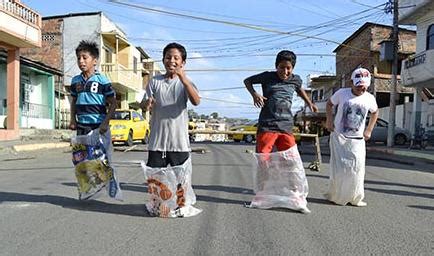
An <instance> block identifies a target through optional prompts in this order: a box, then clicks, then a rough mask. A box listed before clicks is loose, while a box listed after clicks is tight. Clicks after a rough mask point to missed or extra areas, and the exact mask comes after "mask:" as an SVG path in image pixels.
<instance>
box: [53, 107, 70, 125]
mask: <svg viewBox="0 0 434 256" xmlns="http://www.w3.org/2000/svg"><path fill="white" fill-rule="evenodd" d="M55 120H56V122H55V127H56V129H68V128H69V122H70V120H71V112H70V111H69V109H59V108H56V114H55Z"/></svg>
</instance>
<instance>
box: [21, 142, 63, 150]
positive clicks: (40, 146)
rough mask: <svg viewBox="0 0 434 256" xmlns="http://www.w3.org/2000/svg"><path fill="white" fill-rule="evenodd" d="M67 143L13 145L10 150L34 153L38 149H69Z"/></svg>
mask: <svg viewBox="0 0 434 256" xmlns="http://www.w3.org/2000/svg"><path fill="white" fill-rule="evenodd" d="M70 145H71V143H69V142H56V143H55V142H52V143H36V144H24V145H14V146H12V149H13V150H14V151H16V152H23V151H34V150H40V149H53V148H67V147H70Z"/></svg>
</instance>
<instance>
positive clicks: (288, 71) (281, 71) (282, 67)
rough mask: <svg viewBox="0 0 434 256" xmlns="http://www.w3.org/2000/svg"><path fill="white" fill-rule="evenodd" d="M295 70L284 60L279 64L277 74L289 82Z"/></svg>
mask: <svg viewBox="0 0 434 256" xmlns="http://www.w3.org/2000/svg"><path fill="white" fill-rule="evenodd" d="M293 68H294V67H293V66H292V64H291V62H290V61H288V60H284V61H281V62H279V63H278V64H277V67H276V72H277V75H278V76H279V78H280V79H282V80H287V79H288V78H289V77H290V76H291V75H292V69H293Z"/></svg>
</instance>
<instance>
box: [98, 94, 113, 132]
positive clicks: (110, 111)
mask: <svg viewBox="0 0 434 256" xmlns="http://www.w3.org/2000/svg"><path fill="white" fill-rule="evenodd" d="M106 102H107V103H108V104H109V107H108V111H107V115H106V116H105V119H104V121H102V123H101V125H100V126H99V133H100V134H104V133H106V131H107V130H108V127H109V123H110V119H111V118H112V116H113V114H114V113H115V110H116V98H115V97H114V96H110V97H107V98H106Z"/></svg>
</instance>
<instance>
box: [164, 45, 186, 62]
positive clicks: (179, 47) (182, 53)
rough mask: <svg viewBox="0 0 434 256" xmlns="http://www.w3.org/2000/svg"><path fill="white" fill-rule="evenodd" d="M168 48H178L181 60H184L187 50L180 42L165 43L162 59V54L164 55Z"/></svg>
mask: <svg viewBox="0 0 434 256" xmlns="http://www.w3.org/2000/svg"><path fill="white" fill-rule="evenodd" d="M170 49H178V51H179V52H180V53H181V57H182V60H183V61H185V60H186V59H187V51H186V50H185V47H184V46H182V45H181V44H178V43H170V44H168V45H166V47H164V49H163V59H164V56H166V53H167V52H168V51H169V50H170Z"/></svg>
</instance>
